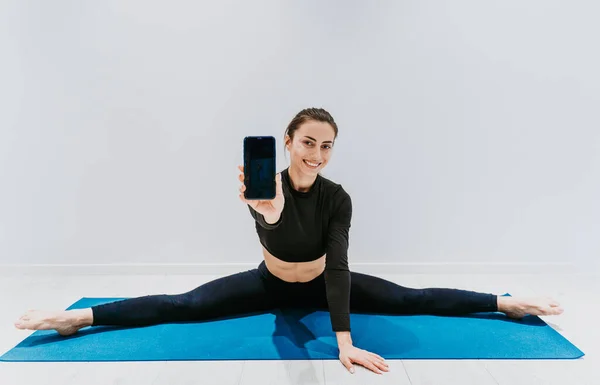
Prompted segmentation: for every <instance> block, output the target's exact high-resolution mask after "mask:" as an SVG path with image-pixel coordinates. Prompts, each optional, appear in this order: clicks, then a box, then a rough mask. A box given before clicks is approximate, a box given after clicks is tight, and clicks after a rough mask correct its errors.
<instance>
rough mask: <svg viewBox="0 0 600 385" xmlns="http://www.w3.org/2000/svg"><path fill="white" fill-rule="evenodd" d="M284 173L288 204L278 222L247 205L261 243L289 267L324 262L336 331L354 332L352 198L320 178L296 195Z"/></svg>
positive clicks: (284, 187)
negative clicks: (350, 263)
mask: <svg viewBox="0 0 600 385" xmlns="http://www.w3.org/2000/svg"><path fill="white" fill-rule="evenodd" d="M288 170H289V168H286V169H284V170H283V171H282V172H281V182H282V183H281V184H282V189H283V194H284V197H285V204H284V207H283V211H282V213H281V217H280V218H279V220H278V221H277V223H274V224H269V223H267V222H265V219H264V217H263V216H262V215H261V214H259V213H258V212H256V211H255V210H254V209H253V208H251V207H250V206H248V208H249V209H250V213H251V214H252V217H253V218H254V219H255V222H256V231H257V234H258V237H259V239H260V242H261V244H262V245H263V246H264V247H265V249H267V251H268V252H269V253H271V254H272V255H273V256H275V257H276V258H278V259H281V260H282V261H286V262H309V261H314V260H316V259H319V258H320V257H321V256H323V254H326V257H325V273H324V275H325V287H326V291H327V293H326V294H327V303H328V307H329V313H330V318H331V324H332V329H333V331H350V270H349V268H348V235H349V230H350V222H351V219H352V201H351V199H350V195H348V193H347V192H346V191H345V190H344V189H343V188H342V186H341V185H340V184H337V183H334V182H333V181H331V180H329V179H327V178H325V177H323V176H322V175H320V174H319V175H317V178H316V180H315V183H314V184H313V185H312V186H311V188H310V190H309V191H307V192H301V191H297V190H295V189H294V188H293V187H292V185H291V183H290V177H289V173H288Z"/></svg>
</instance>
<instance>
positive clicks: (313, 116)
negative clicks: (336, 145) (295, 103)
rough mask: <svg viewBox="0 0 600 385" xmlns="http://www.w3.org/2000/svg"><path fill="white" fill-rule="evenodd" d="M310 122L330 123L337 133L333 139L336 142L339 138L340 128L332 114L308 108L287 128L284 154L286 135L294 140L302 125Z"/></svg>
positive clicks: (319, 109) (284, 135) (299, 113)
mask: <svg viewBox="0 0 600 385" xmlns="http://www.w3.org/2000/svg"><path fill="white" fill-rule="evenodd" d="M309 120H315V121H317V122H324V123H329V124H330V125H331V127H332V128H333V132H334V133H335V135H334V137H333V139H334V141H335V138H337V136H338V127H337V124H336V123H335V121H334V120H333V117H332V116H331V114H330V113H329V112H327V111H325V110H324V109H322V108H306V109H304V110H302V111H300V112H298V114H296V116H295V117H294V119H292V121H291V122H290V124H288V126H287V128H286V129H285V133H284V134H283V150H284V152H285V137H286V135H289V136H290V138H291V139H292V140H294V133H295V132H296V130H297V129H298V127H300V126H301V125H302V123H305V122H307V121H309Z"/></svg>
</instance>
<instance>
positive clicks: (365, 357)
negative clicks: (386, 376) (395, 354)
mask: <svg viewBox="0 0 600 385" xmlns="http://www.w3.org/2000/svg"><path fill="white" fill-rule="evenodd" d="M339 349H340V361H342V364H344V366H345V367H346V368H347V369H348V370H349V371H350V373H354V366H353V365H352V364H353V363H356V364H359V365H362V366H364V367H365V368H367V369H370V370H372V371H373V372H375V373H377V374H383V372H389V371H390V367H389V365H388V364H387V363H386V362H385V359H384V358H383V357H381V356H379V355H377V354H375V353H371V352H368V351H366V350H363V349H359V348H357V347H355V346H352V345H351V344H348V345H343V346H341V347H340V348H339Z"/></svg>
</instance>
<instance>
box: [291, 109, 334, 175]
mask: <svg viewBox="0 0 600 385" xmlns="http://www.w3.org/2000/svg"><path fill="white" fill-rule="evenodd" d="M334 136H335V132H334V131H333V127H331V125H330V124H329V123H325V122H318V121H314V120H309V121H307V122H304V123H302V124H301V125H300V127H298V129H297V130H296V131H295V132H294V140H291V138H290V137H289V135H288V136H286V138H285V140H286V148H287V149H288V151H289V152H290V159H291V160H290V162H291V164H290V167H294V169H296V171H298V172H299V173H302V174H305V175H308V176H313V177H316V175H317V174H318V173H319V171H321V170H322V169H323V168H324V167H325V166H326V165H327V163H328V162H329V158H330V157H331V151H332V148H333V141H334Z"/></svg>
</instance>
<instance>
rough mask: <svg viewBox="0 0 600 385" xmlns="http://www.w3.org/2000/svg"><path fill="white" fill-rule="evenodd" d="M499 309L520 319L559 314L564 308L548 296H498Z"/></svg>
mask: <svg viewBox="0 0 600 385" xmlns="http://www.w3.org/2000/svg"><path fill="white" fill-rule="evenodd" d="M498 311H501V312H503V313H505V314H506V315H507V316H508V317H510V318H515V319H520V318H523V317H524V316H526V315H527V314H531V315H559V314H562V312H563V311H564V309H563V308H562V307H561V306H560V304H559V303H558V302H557V301H555V300H553V299H552V298H548V297H530V298H518V297H517V298H515V297H502V296H498Z"/></svg>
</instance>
